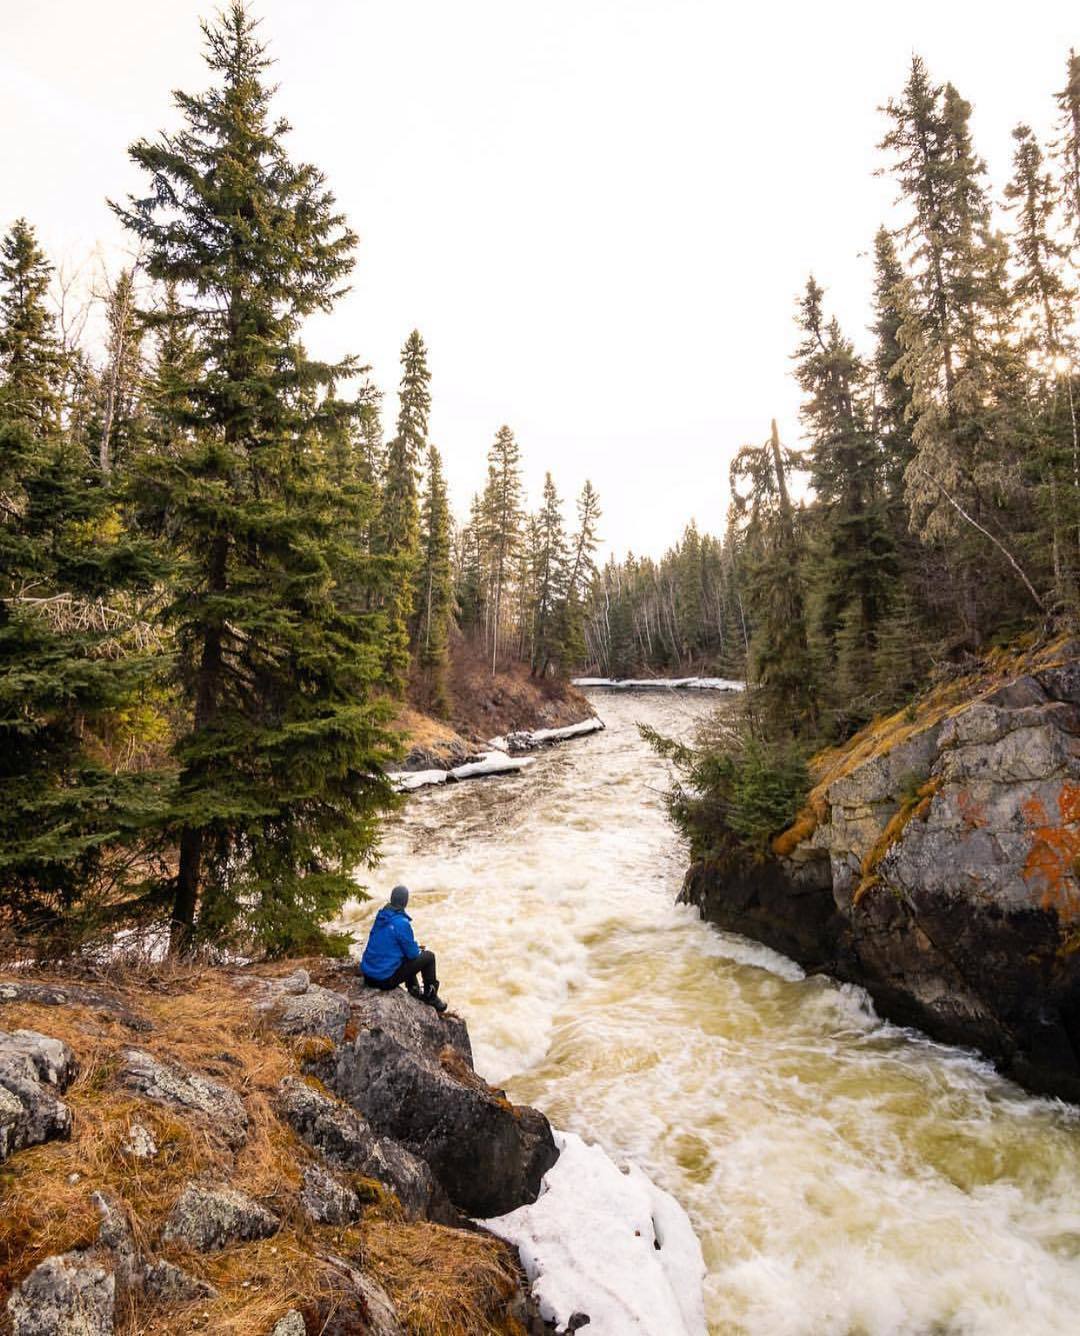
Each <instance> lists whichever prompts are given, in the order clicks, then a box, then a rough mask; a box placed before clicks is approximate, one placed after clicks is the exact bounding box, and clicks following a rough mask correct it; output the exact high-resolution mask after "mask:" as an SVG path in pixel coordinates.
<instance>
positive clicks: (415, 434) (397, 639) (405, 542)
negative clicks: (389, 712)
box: [381, 329, 431, 688]
mask: <svg viewBox="0 0 1080 1336" xmlns="http://www.w3.org/2000/svg"><path fill="white" fill-rule="evenodd" d="M430 382H431V373H430V372H429V371H428V365H427V349H426V348H425V346H424V340H423V339H422V338H421V337H420V334H419V331H418V330H415V329H414V330H413V332H412V333H411V334H410V335H409V337H408V338H407V339H406V340H405V345H404V347H403V348H402V350H401V386H400V388H399V390H398V422H397V435H396V436H395V437H394V439H393V440H392V441H391V442H390V445H389V446H388V448H387V452H386V469H385V476H384V480H383V492H382V520H381V534H382V550H383V551H384V552H385V553H386V554H387V555H388V556H389V557H391V558H392V560H393V562H394V565H395V571H394V591H393V594H392V597H391V602H390V607H389V636H390V639H389V645H388V653H387V666H388V669H389V671H390V676H391V681H392V682H393V683H394V684H395V685H396V686H397V687H399V688H401V687H403V686H404V682H405V676H406V673H407V671H408V667H409V645H410V634H409V628H410V626H411V625H414V621H413V609H414V602H413V599H414V593H415V582H416V573H417V568H418V566H419V562H420V502H419V480H420V466H421V464H422V462H423V460H424V456H425V454H426V452H427V432H428V413H429V412H430V411H431V393H430V391H429V389H428V386H429V384H430Z"/></svg>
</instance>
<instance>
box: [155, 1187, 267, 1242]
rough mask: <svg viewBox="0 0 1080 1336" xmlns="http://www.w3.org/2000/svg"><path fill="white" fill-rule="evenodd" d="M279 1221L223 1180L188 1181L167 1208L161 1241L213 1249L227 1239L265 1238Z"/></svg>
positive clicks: (235, 1240)
mask: <svg viewBox="0 0 1080 1336" xmlns="http://www.w3.org/2000/svg"><path fill="white" fill-rule="evenodd" d="M280 1225H281V1221H280V1220H278V1218H277V1216H276V1215H274V1213H273V1212H272V1211H268V1210H267V1209H266V1207H265V1206H261V1205H260V1204H259V1203H258V1202H257V1201H255V1200H254V1198H252V1197H249V1196H248V1195H247V1193H245V1192H240V1191H239V1190H238V1189H237V1188H234V1187H229V1186H228V1185H227V1184H223V1183H222V1184H201V1183H189V1184H188V1186H187V1187H186V1188H185V1189H184V1190H183V1192H182V1193H181V1194H180V1197H179V1199H178V1200H177V1202H176V1205H175V1206H174V1207H173V1208H172V1210H171V1211H170V1212H169V1218H168V1219H167V1220H166V1221H165V1228H164V1230H163V1231H162V1235H161V1237H162V1240H163V1242H165V1243H186V1244H187V1245H188V1247H189V1248H194V1249H195V1251H196V1252H216V1251H217V1250H218V1249H219V1248H226V1247H228V1246H229V1244H231V1243H248V1242H250V1241H251V1240H252V1239H268V1238H269V1237H270V1236H271V1235H272V1234H276V1233H277V1231H278V1229H279V1228H280Z"/></svg>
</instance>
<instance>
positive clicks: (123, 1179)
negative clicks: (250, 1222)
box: [0, 966, 515, 1336]
mask: <svg viewBox="0 0 1080 1336" xmlns="http://www.w3.org/2000/svg"><path fill="white" fill-rule="evenodd" d="M288 968H290V967H285V968H284V970H283V969H282V968H273V969H267V970H266V971H264V970H263V969H261V968H260V969H259V971H258V973H259V974H263V973H282V972H288ZM33 978H35V979H36V980H39V981H43V982H53V983H67V984H71V983H72V982H73V980H72V979H71V978H64V979H61V978H60V977H59V976H57V975H50V974H47V973H45V972H41V973H37V974H35V975H34V976H33ZM80 982H81V981H80ZM95 982H96V981H95ZM109 982H111V983H112V984H114V985H116V993H117V995H118V996H120V997H121V998H122V1000H123V1001H124V1002H125V1003H126V1004H127V1005H128V1006H129V1007H131V1009H132V1010H133V1011H136V1012H138V1013H140V1014H141V1015H143V1016H145V1017H146V1018H147V1019H148V1020H150V1021H151V1022H152V1023H153V1026H154V1029H153V1030H151V1031H148V1032H146V1033H137V1032H134V1031H132V1030H130V1029H129V1028H127V1027H125V1026H124V1025H122V1024H121V1023H120V1021H119V1020H118V1019H116V1018H114V1017H112V1016H110V1015H109V1014H107V1013H103V1012H101V1011H100V1010H94V1009H91V1008H89V1007H85V1006H77V1005H71V1006H63V1007H56V1006H45V1005H41V1004H32V1003H24V1002H14V1003H3V1004H0V1026H2V1027H3V1028H5V1029H16V1028H25V1029H32V1030H38V1031H40V1032H41V1033H43V1034H49V1035H54V1036H56V1037H57V1038H60V1039H63V1040H64V1041H65V1042H67V1043H68V1044H70V1045H71V1047H72V1049H73V1050H74V1051H75V1053H76V1055H77V1056H78V1058H79V1062H80V1071H79V1075H78V1077H77V1078H76V1080H75V1081H74V1082H73V1083H72V1085H71V1087H70V1088H69V1090H68V1091H67V1094H66V1095H65V1096H64V1098H65V1100H66V1102H67V1103H68V1104H69V1105H70V1106H71V1108H72V1110H73V1112H74V1115H75V1119H74V1130H73V1134H72V1138H71V1140H70V1141H67V1142H50V1143H48V1144H46V1145H44V1146H36V1147H33V1148H31V1149H29V1150H26V1151H21V1152H19V1153H18V1154H16V1155H15V1156H14V1157H13V1158H12V1159H11V1160H9V1161H8V1162H7V1163H6V1164H5V1165H3V1166H2V1168H0V1285H2V1286H3V1287H5V1288H6V1287H7V1286H10V1285H11V1284H12V1283H17V1282H18V1281H19V1280H21V1279H22V1277H23V1276H25V1275H26V1274H27V1273H28V1272H29V1271H30V1270H31V1269H32V1268H33V1267H34V1266H36V1265H37V1264H38V1263H39V1262H40V1261H42V1260H43V1259H44V1258H45V1257H47V1256H49V1255H51V1254H53V1253H57V1252H64V1251H67V1250H68V1249H71V1248H76V1247H85V1246H89V1245H91V1244H93V1242H94V1241H95V1239H96V1237H97V1232H98V1227H99V1223H100V1221H99V1219H98V1215H97V1212H96V1210H95V1208H94V1206H93V1204H92V1202H91V1195H92V1193H93V1192H94V1191H95V1190H103V1191H106V1192H109V1193H112V1194H113V1195H114V1196H116V1197H117V1198H119V1199H120V1200H121V1201H122V1202H123V1204H124V1206H125V1207H126V1209H127V1211H128V1213H129V1215H130V1218H131V1223H132V1228H133V1231H134V1233H135V1237H136V1241H137V1242H138V1244H139V1245H140V1247H141V1249H142V1250H144V1251H145V1252H152V1253H154V1254H155V1255H159V1256H163V1257H166V1258H167V1259H168V1260H170V1261H173V1262H175V1263H176V1264H177V1265H180V1266H183V1267H184V1268H185V1269H186V1270H188V1271H190V1272H191V1273H192V1274H193V1275H197V1276H199V1277H201V1278H203V1279H205V1280H207V1281H209V1282H210V1283H211V1284H212V1285H214V1286H215V1287H216V1288H217V1289H218V1290H219V1291H220V1294H219V1297H218V1298H217V1299H215V1300H213V1301H209V1302H208V1301H205V1300H203V1301H199V1302H197V1303H194V1304H189V1305H185V1306H180V1307H177V1306H171V1307H169V1308H163V1309H159V1310H157V1311H154V1310H151V1309H150V1308H148V1306H147V1305H146V1304H145V1303H140V1305H139V1306H137V1307H133V1308H129V1310H128V1311H126V1312H125V1313H123V1314H121V1315H120V1320H119V1323H118V1330H120V1331H121V1332H122V1333H124V1336H135V1334H136V1333H143V1332H147V1333H149V1332H153V1333H161V1336H171V1334H172V1333H175V1336H182V1333H186V1332H189V1331H191V1330H193V1329H194V1330H206V1331H213V1332H214V1333H224V1334H225V1336H261V1333H265V1332H267V1331H269V1330H271V1328H272V1327H273V1325H274V1323H275V1322H276V1321H277V1319H278V1318H279V1317H281V1316H282V1315H283V1314H284V1313H285V1312H286V1311H287V1310H288V1309H289V1308H290V1307H299V1308H302V1309H303V1310H304V1311H305V1313H306V1314H309V1315H310V1316H311V1317H312V1318H313V1319H315V1320H318V1321H319V1322H320V1323H321V1322H322V1321H325V1320H326V1318H327V1316H328V1315H329V1314H330V1313H331V1311H332V1309H333V1307H334V1304H335V1302H336V1299H335V1295H337V1294H339V1293H340V1292H341V1289H342V1282H341V1277H340V1275H339V1274H338V1271H339V1270H340V1268H339V1267H337V1266H336V1264H335V1262H334V1258H335V1257H338V1258H344V1259H346V1260H347V1261H348V1262H350V1263H351V1264H353V1265H358V1266H360V1265H362V1266H363V1269H365V1270H367V1271H369V1273H370V1274H372V1275H373V1276H374V1278H375V1279H376V1280H378V1281H379V1282H380V1283H381V1284H383V1285H384V1286H386V1288H387V1289H388V1290H389V1291H390V1293H391V1294H392V1296H393V1297H394V1298H395V1299H396V1300H398V1301H399V1302H400V1303H401V1304H402V1315H403V1319H404V1320H405V1323H406V1327H407V1329H408V1330H409V1331H411V1332H415V1333H425V1336H426V1334H427V1333H431V1336H450V1334H451V1333H460V1334H461V1336H468V1334H469V1333H477V1334H478V1336H479V1334H480V1333H494V1332H501V1333H510V1332H511V1331H512V1330H513V1326H512V1324H509V1322H508V1320H503V1319H502V1318H501V1317H500V1313H501V1312H502V1308H503V1307H504V1306H505V1295H506V1294H508V1293H510V1292H511V1291H512V1289H513V1283H514V1280H513V1278H514V1276H515V1272H514V1262H513V1259H512V1256H511V1254H510V1252H509V1250H507V1249H505V1248H504V1247H503V1246H502V1245H501V1244H498V1243H497V1241H495V1240H492V1239H489V1238H486V1237H485V1236H480V1235H476V1234H472V1233H466V1232H463V1231H457V1230H449V1229H441V1228H440V1227H438V1226H433V1225H427V1224H411V1225H410V1224H407V1223H406V1222H405V1221H404V1219H403V1216H402V1212H401V1208H400V1204H399V1203H398V1202H397V1200H396V1198H395V1197H393V1196H392V1194H389V1193H387V1192H386V1191H385V1189H383V1188H382V1186H381V1185H380V1184H377V1183H373V1182H371V1181H369V1180H362V1179H359V1178H355V1179H354V1180H353V1185H354V1187H355V1188H356V1189H357V1190H358V1192H359V1194H360V1197H361V1200H362V1201H363V1202H364V1203H365V1206H364V1219H363V1221H362V1223H361V1224H360V1225H359V1226H357V1227H353V1228H350V1229H345V1230H336V1229H330V1228H325V1227H315V1226H312V1225H310V1224H309V1223H308V1222H307V1220H306V1218H305V1217H303V1215H302V1214H301V1213H300V1211H299V1209H298V1206H297V1200H296V1196H297V1190H298V1188H299V1185H300V1178H301V1172H302V1168H303V1165H304V1163H305V1162H306V1161H308V1160H309V1159H310V1158H311V1153H310V1152H309V1151H308V1150H307V1148H306V1147H304V1146H303V1145H302V1144H301V1143H300V1142H299V1141H298V1139H297V1138H296V1137H295V1135H294V1134H293V1132H292V1131H291V1129H290V1128H288V1127H287V1126H286V1125H285V1124H283V1123H281V1122H279V1121H278V1119H277V1118H276V1116H275V1114H274V1111H273V1096H274V1092H275V1089H276V1087H277V1085H278V1082H279V1081H280V1080H281V1078H282V1077H283V1076H285V1075H286V1074H287V1073H290V1072H292V1073H298V1071H299V1066H300V1062H301V1060H302V1054H303V1052H304V1051H305V1046H309V1045H310V1043H311V1042H312V1041H310V1040H304V1039H300V1040H295V1041H293V1040H288V1039H285V1038H283V1037H282V1036H280V1035H278V1034H277V1033H276V1032H274V1031H273V1030H271V1029H269V1028H268V1026H267V1025H266V1024H265V1022H264V1021H263V1020H261V1019H259V1018H258V1017H257V1016H256V1014H255V1013H254V1011H253V1008H252V1005H251V999H250V996H248V995H246V990H242V989H237V988H236V987H235V986H233V984H231V983H230V982H229V980H228V978H227V976H226V975H225V974H224V973H223V972H221V971H219V970H212V969H206V968H198V967H194V968H188V967H173V966H166V967H153V968H145V969H143V970H138V971H134V972H131V973H129V974H127V975H122V974H121V972H119V971H117V972H114V973H113V977H111V979H110V980H109ZM128 1047H136V1048H142V1049H145V1050H146V1051H148V1052H150V1053H152V1054H154V1055H155V1056H156V1057H159V1058H161V1059H163V1060H166V1061H171V1062H180V1063H182V1064H183V1065H184V1066H186V1067H188V1068H189V1069H191V1070H192V1071H195V1072H199V1073H201V1074H203V1075H205V1076H208V1077H210V1078H211V1079H212V1080H215V1081H217V1082H219V1083H221V1084H223V1085H228V1086H231V1087H232V1088H233V1089H234V1090H235V1091H236V1092H237V1093H238V1094H239V1095H240V1096H241V1097H242V1098H243V1100H244V1104H245V1107H246V1109H247V1113H248V1117H249V1120H250V1122H249V1133H248V1139H247V1142H246V1143H245V1145H244V1146H243V1147H241V1148H240V1149H239V1150H236V1151H233V1150H230V1149H229V1148H228V1146H227V1145H225V1144H224V1142H223V1141H222V1140H221V1139H220V1138H219V1137H218V1136H217V1135H216V1132H215V1129H214V1128H213V1127H212V1126H209V1125H207V1124H205V1123H201V1122H200V1121H199V1120H198V1119H197V1118H196V1117H194V1116H192V1117H188V1116H187V1115H186V1114H181V1113H179V1112H176V1111H173V1110H171V1109H168V1108H166V1107H164V1106H161V1105H158V1104H154V1103H153V1102H151V1101H149V1100H147V1099H143V1098H141V1097H139V1096H136V1095H133V1094H131V1093H129V1092H127V1091H126V1090H123V1089H120V1088H119V1087H118V1085H117V1083H116V1079H115V1077H116V1072H117V1070H118V1067H119V1064H120V1055H121V1051H122V1050H123V1049H124V1048H128ZM132 1121H138V1122H140V1123H142V1124H143V1125H144V1126H145V1127H147V1128H148V1129H149V1130H150V1132H151V1133H152V1135H153V1136H154V1139H155V1141H156V1142H157V1144H158V1146H159V1153H158V1154H157V1155H156V1156H155V1157H154V1158H153V1159H152V1160H143V1161H140V1160H132V1159H129V1158H128V1157H126V1156H125V1155H124V1154H123V1152H122V1151H121V1149H120V1147H121V1144H122V1143H123V1141H124V1140H125V1138H126V1136H127V1132H128V1127H129V1126H130V1123H131V1122H132ZM198 1176H204V1177H206V1178H212V1179H214V1180H219V1181H226V1182H230V1183H232V1184H234V1185H235V1186H237V1187H239V1188H241V1189H242V1190H243V1191H245V1192H247V1193H249V1194H250V1195H251V1196H253V1197H256V1198H257V1199H259V1200H260V1201H262V1202H263V1203H264V1204H265V1205H267V1206H268V1207H269V1208H270V1209H271V1210H273V1211H275V1212H276V1213H277V1214H278V1215H279V1216H280V1217H281V1219H282V1222H283V1223H282V1229H281V1230H280V1231H279V1233H278V1234H276V1235H275V1236H274V1237H273V1238H271V1239H267V1240H263V1241H261V1242H257V1243H250V1244H243V1245H239V1246H237V1247H233V1248H228V1249H226V1250H224V1251H222V1252H220V1253H216V1254H212V1255H210V1256H200V1255H199V1254H195V1253H191V1252H189V1251H187V1250H186V1249H183V1248H179V1247H176V1246H172V1247H161V1246H160V1245H159V1243H158V1240H159V1235H160V1230H161V1226H162V1224H163V1222H164V1219H165V1217H166V1215H167V1214H168V1212H169V1210H170V1209H171V1207H172V1205H173V1203H174V1202H175V1200H176V1198H177V1196H178V1195H179V1193H180V1191H181V1190H182V1188H183V1186H184V1185H185V1184H186V1183H187V1182H188V1181H189V1180H191V1179H192V1178H195V1177H198ZM342 1320H344V1321H345V1326H344V1327H343V1328H342V1330H347V1329H348V1320H347V1314H343V1315H342ZM455 1324H456V1325H455ZM0 1330H3V1326H2V1320H0Z"/></svg>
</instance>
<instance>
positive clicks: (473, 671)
mask: <svg viewBox="0 0 1080 1336" xmlns="http://www.w3.org/2000/svg"><path fill="white" fill-rule="evenodd" d="M421 699H422V694H421V693H419V692H418V693H414V694H413V702H414V703H411V704H408V705H406V706H404V707H403V708H402V709H401V710H400V711H399V712H398V714H397V716H396V718H395V721H394V723H395V726H396V728H397V729H398V731H399V732H401V733H402V734H403V735H404V736H405V739H406V752H407V755H406V760H405V766H406V768H410V769H427V768H432V769H443V768H446V767H448V766H453V765H460V764H461V763H462V762H463V761H465V760H466V759H467V757H469V756H471V755H474V754H475V753H476V752H478V751H484V750H486V749H487V743H488V740H489V739H490V738H494V737H499V736H505V735H506V734H507V733H514V732H518V731H530V732H531V731H532V730H534V729H538V728H562V727H564V726H566V725H568V724H577V723H580V722H581V721H582V720H583V719H588V718H589V716H590V715H591V714H592V713H593V710H592V707H591V706H590V705H589V702H588V701H587V700H586V699H585V697H584V696H583V695H582V694H581V692H580V691H578V690H577V688H576V687H573V686H571V685H570V683H569V682H567V681H565V680H562V679H559V678H550V677H549V678H545V679H543V680H542V681H541V680H540V679H538V678H535V677H532V676H530V673H529V669H528V667H527V666H526V665H525V664H504V665H500V667H499V670H498V672H496V673H494V674H493V673H492V671H491V664H490V662H489V661H488V660H487V658H486V656H485V655H484V654H483V653H482V652H481V651H479V649H477V648H475V647H472V646H469V645H467V644H465V643H464V642H461V641H458V642H457V643H456V644H455V645H454V647H453V656H452V660H451V664H450V672H449V678H448V683H447V705H446V709H445V711H444V713H443V715H442V716H441V717H436V716H434V715H433V714H431V713H430V712H427V711H425V710H424V709H422V708H419V707H418V704H417V703H416V702H418V701H420V700H421Z"/></svg>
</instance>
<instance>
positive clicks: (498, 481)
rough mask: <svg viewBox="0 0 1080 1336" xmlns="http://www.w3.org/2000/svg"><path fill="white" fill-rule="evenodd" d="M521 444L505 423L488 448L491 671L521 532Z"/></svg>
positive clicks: (487, 512)
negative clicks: (512, 564) (512, 565)
mask: <svg viewBox="0 0 1080 1336" xmlns="http://www.w3.org/2000/svg"><path fill="white" fill-rule="evenodd" d="M521 519H522V515H521V448H520V446H519V445H518V443H517V441H515V440H514V433H513V432H512V431H511V430H510V428H509V427H507V426H502V427H500V428H499V430H498V431H497V432H496V433H495V440H494V443H493V444H492V446H491V450H490V451H489V452H488V488H487V497H486V504H485V521H486V524H487V526H488V544H489V547H490V552H491V565H490V569H491V598H490V608H491V671H492V673H494V672H495V669H496V665H497V663H498V656H499V631H500V624H501V621H502V618H503V616H504V613H505V606H504V595H505V593H506V588H507V583H508V580H509V577H510V572H511V569H512V567H511V563H512V560H513V557H514V555H515V553H516V551H517V547H518V543H519V541H520V536H521Z"/></svg>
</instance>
